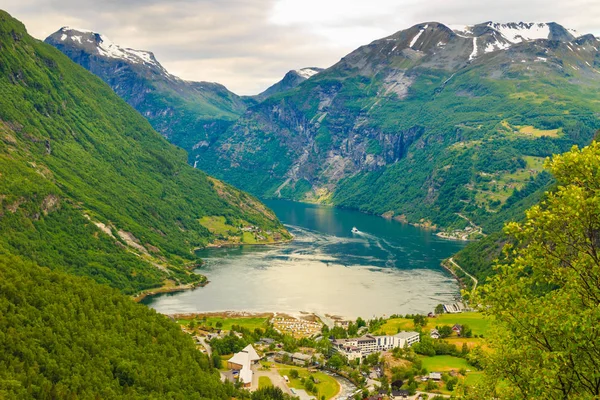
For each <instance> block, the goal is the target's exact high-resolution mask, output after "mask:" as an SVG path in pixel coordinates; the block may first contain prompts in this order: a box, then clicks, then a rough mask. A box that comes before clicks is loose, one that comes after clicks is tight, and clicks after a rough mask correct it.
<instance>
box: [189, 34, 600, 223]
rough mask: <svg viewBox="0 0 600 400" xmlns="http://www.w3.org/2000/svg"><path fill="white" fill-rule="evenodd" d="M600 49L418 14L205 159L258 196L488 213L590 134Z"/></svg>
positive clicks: (251, 119)
mask: <svg viewBox="0 0 600 400" xmlns="http://www.w3.org/2000/svg"><path fill="white" fill-rule="evenodd" d="M599 48H600V41H598V40H597V39H596V38H595V37H593V36H592V35H585V36H580V37H577V38H576V37H575V36H574V33H573V32H571V31H569V30H567V29H565V28H563V27H562V26H560V25H558V24H555V23H549V24H525V23H519V24H495V23H491V22H490V23H483V24H479V25H475V26H472V27H466V28H461V30H452V29H451V28H449V27H447V26H445V25H443V24H440V23H436V22H430V23H423V24H419V25H416V26H414V27H412V28H410V29H407V30H404V31H400V32H398V33H395V34H394V35H391V36H389V37H387V38H383V39H381V40H376V41H374V42H373V43H371V44H369V45H366V46H363V47H361V48H359V49H357V50H356V51H354V52H352V53H351V54H349V55H348V56H346V57H344V58H343V59H342V60H341V61H340V62H339V63H337V64H336V65H334V66H333V67H331V68H328V69H327V70H325V71H323V72H320V73H319V74H317V75H315V76H314V77H313V78H311V79H309V80H307V81H306V82H304V83H303V84H302V85H300V86H298V87H296V88H294V89H291V90H289V91H287V92H284V93H281V94H278V95H274V96H272V97H270V98H268V99H266V100H265V101H264V102H262V103H261V104H258V105H256V106H254V107H251V108H250V109H249V110H248V112H246V114H244V115H243V116H242V117H241V118H240V119H239V120H238V121H237V122H236V124H235V125H234V126H232V127H231V128H230V129H228V131H227V132H226V133H225V134H224V135H220V137H219V139H218V140H217V141H216V142H215V143H213V144H209V145H206V146H199V147H198V148H197V150H196V151H195V153H194V157H195V161H197V165H198V168H202V169H205V170H206V171H209V172H210V173H214V174H216V175H217V176H219V177H222V178H224V179H226V180H227V181H228V182H230V183H232V184H234V185H236V186H238V187H240V188H243V189H246V190H249V191H251V192H253V193H255V194H258V195H261V196H273V197H278V196H281V197H285V198H291V199H297V200H309V201H323V202H329V203H332V204H335V205H339V206H343V207H351V208H355V209H359V210H363V211H367V212H372V213H376V214H382V215H385V216H387V217H393V218H396V219H399V220H406V221H409V222H412V223H420V224H425V225H431V224H433V225H437V226H438V227H458V228H460V227H464V226H465V225H466V224H467V223H468V222H467V219H470V220H471V221H473V222H474V223H476V224H478V225H482V224H485V223H486V221H488V220H490V219H491V217H492V216H495V215H498V214H499V213H504V212H508V213H512V212H514V210H511V208H512V207H513V206H514V205H515V204H517V203H518V201H517V200H519V199H521V198H522V197H523V195H524V194H526V193H533V192H535V191H536V190H537V188H539V186H540V181H538V180H539V179H541V180H542V181H543V180H544V179H546V178H544V177H540V171H541V169H542V167H541V166H542V161H543V158H544V157H546V156H549V155H551V154H553V153H558V152H563V151H565V150H567V149H568V148H569V147H570V146H571V145H572V144H574V143H577V144H586V143H589V141H590V139H591V137H592V133H593V132H594V131H595V129H597V128H598V127H599V126H600V120H599V118H598V113H599V112H600V90H598V89H600V56H599V52H598V49H599ZM523 191H524V192H523ZM513 195H514V196H516V197H512V196H513ZM496 225H497V224H496ZM484 228H485V227H484ZM486 230H487V231H488V232H489V231H491V230H490V229H486Z"/></svg>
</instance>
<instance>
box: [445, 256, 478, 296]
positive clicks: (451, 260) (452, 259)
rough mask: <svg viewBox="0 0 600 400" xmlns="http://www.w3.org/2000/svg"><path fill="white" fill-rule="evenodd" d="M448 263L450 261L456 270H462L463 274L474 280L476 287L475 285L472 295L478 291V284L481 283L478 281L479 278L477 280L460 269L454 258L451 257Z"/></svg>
mask: <svg viewBox="0 0 600 400" xmlns="http://www.w3.org/2000/svg"><path fill="white" fill-rule="evenodd" d="M448 261H450V262H451V263H452V265H454V266H455V267H456V268H458V269H460V270H461V271H462V272H463V274H465V275H467V276H468V277H469V278H471V279H472V280H473V283H474V285H473V290H471V293H473V292H475V289H477V284H478V283H479V282H478V281H477V278H475V277H474V276H473V275H471V274H469V273H468V272H467V271H465V270H464V269H462V268H461V267H460V265H458V264H457V263H456V262H454V257H450V258H449V259H448Z"/></svg>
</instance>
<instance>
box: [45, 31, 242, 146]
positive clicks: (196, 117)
mask: <svg viewBox="0 0 600 400" xmlns="http://www.w3.org/2000/svg"><path fill="white" fill-rule="evenodd" d="M45 41H46V43H48V44H51V45H52V46H54V47H56V48H58V49H59V50H60V51H62V52H63V53H64V54H66V55H67V56H69V58H71V59H72V60H73V61H75V62H76V63H78V64H80V65H82V66H83V67H85V68H86V69H88V70H89V71H91V72H93V73H94V74H95V75H97V76H99V77H100V78H101V79H102V80H103V81H105V82H106V83H108V84H109V85H110V86H111V87H112V88H113V90H114V91H115V92H116V93H117V94H118V95H119V96H120V97H122V98H123V99H124V100H125V101H126V102H127V103H129V104H130V105H131V106H132V107H134V108H135V109H136V110H138V111H139V112H140V113H141V114H142V115H144V116H145V117H146V118H147V119H148V121H150V123H151V124H152V126H153V127H154V129H155V130H157V131H158V132H159V133H161V134H162V135H163V136H165V137H166V138H167V139H168V140H169V141H171V142H172V143H174V144H176V145H178V146H180V147H183V148H187V147H190V146H191V145H193V144H195V143H197V142H198V141H200V140H208V141H210V140H212V139H211V135H212V134H213V133H214V132H216V133H218V132H220V131H223V130H225V129H226V128H227V127H228V126H229V125H231V123H232V122H233V121H234V120H236V119H237V118H238V117H239V116H240V115H241V114H242V113H243V112H244V111H245V109H246V103H245V102H244V100H242V99H241V98H240V97H239V96H237V95H236V94H234V93H232V92H230V91H229V90H227V88H225V87H224V86H223V85H220V84H218V83H212V82H190V81H185V80H182V79H179V78H177V77H175V76H173V75H171V74H169V73H168V72H167V70H166V69H165V68H164V67H163V66H162V65H161V64H160V63H159V62H158V61H157V60H156V58H155V57H154V54H153V53H151V52H148V51H143V50H135V49H130V48H124V47H121V46H119V45H117V44H115V43H113V42H112V41H110V40H109V39H108V38H107V37H106V36H104V35H101V34H99V33H95V32H92V31H89V30H84V29H75V28H70V27H63V28H61V29H59V30H58V31H57V32H55V33H53V34H52V35H50V36H49V37H48V38H47V39H46V40H45Z"/></svg>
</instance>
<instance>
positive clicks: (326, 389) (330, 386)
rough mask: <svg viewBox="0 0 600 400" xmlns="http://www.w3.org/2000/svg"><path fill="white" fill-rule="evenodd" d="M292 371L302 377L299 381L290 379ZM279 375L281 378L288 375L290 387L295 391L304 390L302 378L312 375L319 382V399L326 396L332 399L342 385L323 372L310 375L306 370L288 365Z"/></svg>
mask: <svg viewBox="0 0 600 400" xmlns="http://www.w3.org/2000/svg"><path fill="white" fill-rule="evenodd" d="M292 369H295V370H297V371H298V374H299V375H300V376H299V377H298V379H292V378H291V377H290V371H291V370H292ZM279 374H280V375H281V376H284V375H286V376H287V377H288V378H289V379H290V382H289V383H288V386H289V387H292V388H294V389H304V385H303V384H302V382H301V381H300V378H307V377H308V376H310V375H312V376H313V377H314V378H315V379H317V380H318V381H319V383H317V387H318V388H319V396H318V398H319V399H320V398H321V396H325V398H326V399H332V398H333V397H335V395H336V394H337V393H338V392H339V390H340V385H339V384H338V383H337V381H336V380H335V379H334V378H333V377H331V376H329V375H327V374H324V373H323V372H313V373H309V372H308V370H307V369H306V368H300V367H291V366H289V365H286V366H285V367H283V368H280V369H279Z"/></svg>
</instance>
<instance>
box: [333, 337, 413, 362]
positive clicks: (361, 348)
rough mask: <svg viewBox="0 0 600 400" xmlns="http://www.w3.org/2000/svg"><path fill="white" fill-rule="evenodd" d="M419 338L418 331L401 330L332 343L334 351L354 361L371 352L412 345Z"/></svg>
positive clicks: (337, 340) (338, 340) (335, 340)
mask: <svg viewBox="0 0 600 400" xmlns="http://www.w3.org/2000/svg"><path fill="white" fill-rule="evenodd" d="M419 340H420V337H419V333H418V332H399V333H397V334H395V335H394V336H387V335H386V336H373V335H364V336H361V337H359V338H351V339H334V340H333V341H332V344H333V349H334V351H337V352H339V353H340V354H342V355H344V356H345V357H346V358H348V360H350V361H352V360H355V359H357V358H362V357H365V356H367V355H369V354H371V353H376V352H381V351H388V350H392V349H394V348H396V347H410V346H412V345H413V344H415V343H417V342H419Z"/></svg>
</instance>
